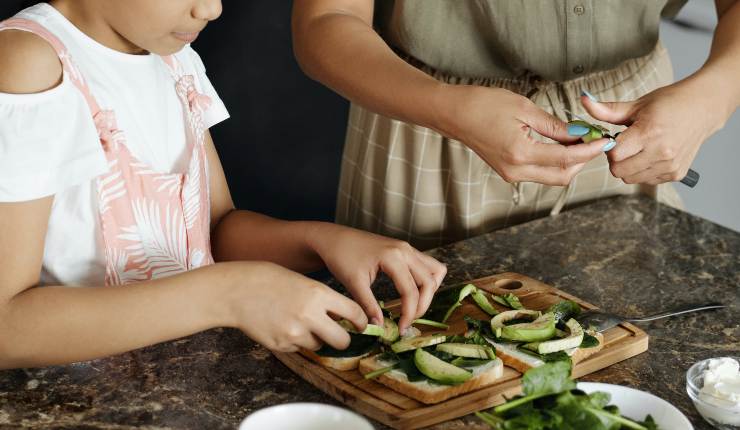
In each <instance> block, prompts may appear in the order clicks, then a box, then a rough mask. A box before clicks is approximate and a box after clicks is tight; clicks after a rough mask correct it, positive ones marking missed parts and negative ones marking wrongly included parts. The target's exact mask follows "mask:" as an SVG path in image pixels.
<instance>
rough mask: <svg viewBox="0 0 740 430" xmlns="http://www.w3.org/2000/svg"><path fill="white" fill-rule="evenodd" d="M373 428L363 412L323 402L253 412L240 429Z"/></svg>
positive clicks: (296, 404) (279, 406)
mask: <svg viewBox="0 0 740 430" xmlns="http://www.w3.org/2000/svg"><path fill="white" fill-rule="evenodd" d="M267 429H269V430H347V429H352V430H373V426H371V425H370V423H369V422H368V421H367V420H366V419H365V418H363V417H361V416H360V415H357V414H356V413H354V412H352V411H350V410H347V409H342V408H339V407H336V406H331V405H324V404H321V403H286V404H284V405H277V406H270V407H269V408H265V409H260V410H258V411H256V412H254V413H252V414H251V415H249V416H248V417H247V418H246V419H245V420H244V421H242V423H241V425H240V426H239V430H267Z"/></svg>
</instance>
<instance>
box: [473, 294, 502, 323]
mask: <svg viewBox="0 0 740 430" xmlns="http://www.w3.org/2000/svg"><path fill="white" fill-rule="evenodd" d="M472 296H473V300H474V301H475V303H476V304H477V305H478V307H479V308H481V310H482V311H483V312H485V313H487V314H488V315H492V316H493V315H497V314H498V311H497V310H496V308H494V307H493V305H492V304H491V302H490V301H488V297H486V293H484V292H483V290H480V289H477V288H476V290H475V291H473V294H472Z"/></svg>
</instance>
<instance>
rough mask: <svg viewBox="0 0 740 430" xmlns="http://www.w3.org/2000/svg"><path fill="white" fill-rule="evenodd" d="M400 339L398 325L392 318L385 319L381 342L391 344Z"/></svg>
mask: <svg viewBox="0 0 740 430" xmlns="http://www.w3.org/2000/svg"><path fill="white" fill-rule="evenodd" d="M399 337H400V335H399V333H398V324H396V322H395V321H393V320H392V319H391V318H383V334H381V335H380V341H381V342H383V343H385V344H391V343H393V342H395V341H397V340H398V338H399Z"/></svg>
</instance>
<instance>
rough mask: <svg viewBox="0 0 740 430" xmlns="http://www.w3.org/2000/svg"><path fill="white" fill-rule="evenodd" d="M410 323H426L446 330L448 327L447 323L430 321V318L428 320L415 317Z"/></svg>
mask: <svg viewBox="0 0 740 430" xmlns="http://www.w3.org/2000/svg"><path fill="white" fill-rule="evenodd" d="M412 324H421V325H428V326H429V327H436V328H441V329H443V330H447V329H448V328H450V326H449V324H445V323H441V322H437V321H432V320H428V319H424V318H417V319H415V320H414V321H413V322H412Z"/></svg>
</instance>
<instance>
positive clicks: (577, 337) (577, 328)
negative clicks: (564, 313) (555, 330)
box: [525, 314, 583, 354]
mask: <svg viewBox="0 0 740 430" xmlns="http://www.w3.org/2000/svg"><path fill="white" fill-rule="evenodd" d="M546 315H547V314H546ZM565 325H566V326H567V327H568V330H569V331H570V334H569V335H568V337H565V338H563V339H553V340H548V341H545V342H537V343H534V344H528V345H532V346H533V347H529V346H528V345H525V348H529V349H532V350H533V351H536V352H538V353H540V354H551V353H553V352H558V351H565V350H567V349H571V348H578V346H579V345H580V344H581V342H583V329H582V328H581V325H580V324H578V321H576V320H574V319H573V318H571V319H569V320H568V321H567V322H566V323H565Z"/></svg>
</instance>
